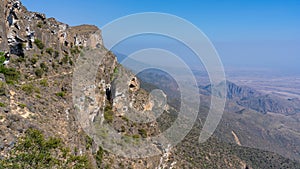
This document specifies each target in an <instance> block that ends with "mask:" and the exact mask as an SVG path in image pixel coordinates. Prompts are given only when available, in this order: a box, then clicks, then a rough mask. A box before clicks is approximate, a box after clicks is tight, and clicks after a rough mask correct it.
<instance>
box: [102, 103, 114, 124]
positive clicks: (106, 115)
mask: <svg viewBox="0 0 300 169" xmlns="http://www.w3.org/2000/svg"><path fill="white" fill-rule="evenodd" d="M104 119H105V120H106V121H107V122H108V123H112V122H113V119H114V112H113V111H112V108H111V106H110V105H107V106H106V107H105V109H104Z"/></svg>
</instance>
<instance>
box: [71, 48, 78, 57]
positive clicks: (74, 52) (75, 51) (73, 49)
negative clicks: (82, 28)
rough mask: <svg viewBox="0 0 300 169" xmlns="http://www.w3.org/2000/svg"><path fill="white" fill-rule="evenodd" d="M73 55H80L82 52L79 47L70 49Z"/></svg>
mask: <svg viewBox="0 0 300 169" xmlns="http://www.w3.org/2000/svg"><path fill="white" fill-rule="evenodd" d="M70 52H71V55H73V56H74V55H76V54H79V53H80V50H79V48H78V46H74V47H73V48H71V49H70Z"/></svg>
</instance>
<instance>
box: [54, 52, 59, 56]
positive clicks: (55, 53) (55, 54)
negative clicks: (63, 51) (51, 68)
mask: <svg viewBox="0 0 300 169" xmlns="http://www.w3.org/2000/svg"><path fill="white" fill-rule="evenodd" d="M58 57H59V52H58V51H57V50H56V51H54V58H58Z"/></svg>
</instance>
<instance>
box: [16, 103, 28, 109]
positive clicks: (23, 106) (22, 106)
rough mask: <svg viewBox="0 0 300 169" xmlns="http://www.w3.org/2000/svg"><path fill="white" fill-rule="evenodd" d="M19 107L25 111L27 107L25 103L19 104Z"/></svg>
mask: <svg viewBox="0 0 300 169" xmlns="http://www.w3.org/2000/svg"><path fill="white" fill-rule="evenodd" d="M18 106H19V107H21V108H22V109H24V108H25V107H26V106H27V105H26V104H24V103H19V104H18Z"/></svg>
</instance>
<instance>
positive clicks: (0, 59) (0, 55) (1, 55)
mask: <svg viewBox="0 0 300 169" xmlns="http://www.w3.org/2000/svg"><path fill="white" fill-rule="evenodd" d="M5 60H6V58H5V56H4V52H0V64H1V65H3V63H4V61H5Z"/></svg>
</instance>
